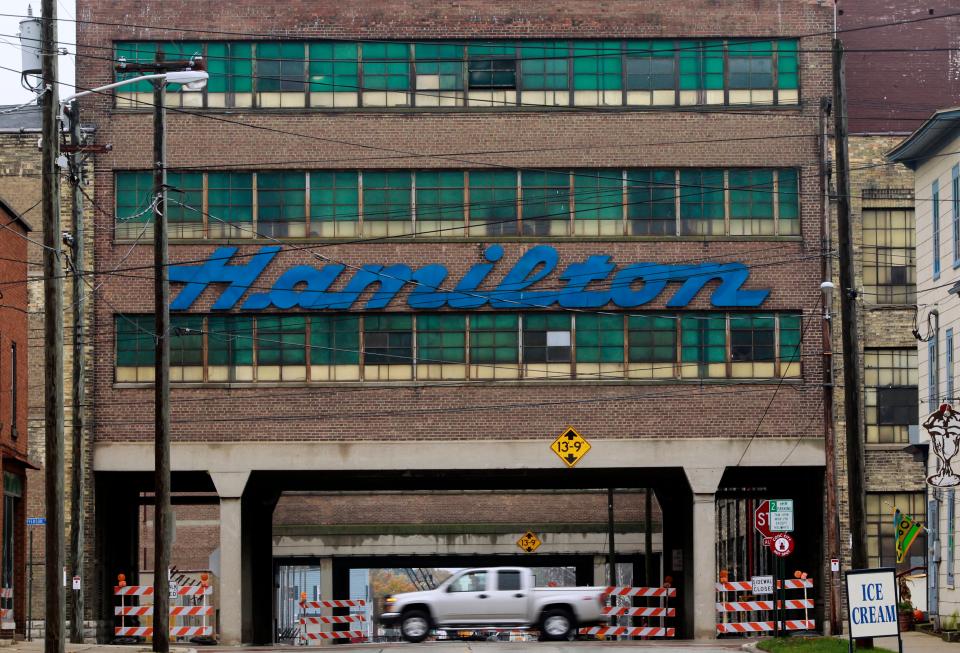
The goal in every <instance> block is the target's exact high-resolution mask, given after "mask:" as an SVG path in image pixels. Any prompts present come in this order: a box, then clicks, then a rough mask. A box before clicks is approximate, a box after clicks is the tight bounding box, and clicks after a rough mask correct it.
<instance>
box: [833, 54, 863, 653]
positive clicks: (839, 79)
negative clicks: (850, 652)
mask: <svg viewBox="0 0 960 653" xmlns="http://www.w3.org/2000/svg"><path fill="white" fill-rule="evenodd" d="M833 121H834V140H835V141H836V160H837V233H838V238H837V240H838V242H837V246H838V247H837V249H838V258H839V263H840V313H841V318H842V322H841V325H840V326H841V328H840V332H841V334H842V337H843V413H844V420H845V422H846V457H847V507H848V509H849V513H850V537H851V544H852V547H851V552H850V557H851V561H850V564H851V566H852V568H853V569H865V568H866V567H867V537H866V527H865V524H864V515H865V514H866V506H865V503H866V498H865V496H864V460H863V458H864V453H863V449H864V445H863V433H862V429H861V423H860V365H859V364H860V352H859V349H858V347H859V342H858V341H859V333H860V331H859V330H860V325H859V324H858V321H857V291H856V276H855V274H854V262H853V226H852V225H851V223H850V155H849V152H848V151H847V100H846V95H845V82H844V71H843V44H841V43H840V40H839V39H834V40H833ZM867 642H869V643H870V645H872V640H858V642H857V644H858V646H864V645H866V644H867Z"/></svg>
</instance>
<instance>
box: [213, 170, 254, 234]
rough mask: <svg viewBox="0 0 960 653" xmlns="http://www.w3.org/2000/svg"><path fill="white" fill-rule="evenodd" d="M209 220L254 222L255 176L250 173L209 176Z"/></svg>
mask: <svg viewBox="0 0 960 653" xmlns="http://www.w3.org/2000/svg"><path fill="white" fill-rule="evenodd" d="M207 185H208V194H207V202H208V205H209V207H210V209H209V212H210V215H209V216H208V219H209V220H210V223H211V225H212V224H214V223H217V222H252V220H253V175H252V174H250V173H249V172H211V173H209V174H208V175H207Z"/></svg>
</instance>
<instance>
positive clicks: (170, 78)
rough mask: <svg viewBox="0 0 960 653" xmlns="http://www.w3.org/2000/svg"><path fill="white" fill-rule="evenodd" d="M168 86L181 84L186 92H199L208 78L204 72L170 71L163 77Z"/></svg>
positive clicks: (207, 74)
mask: <svg viewBox="0 0 960 653" xmlns="http://www.w3.org/2000/svg"><path fill="white" fill-rule="evenodd" d="M163 77H164V79H165V81H166V82H167V83H168V84H183V85H184V86H185V87H186V89H187V90H188V91H199V90H201V89H203V87H204V86H206V85H207V79H209V78H210V75H209V73H207V71H206V70H171V71H170V72H168V73H164V75H163Z"/></svg>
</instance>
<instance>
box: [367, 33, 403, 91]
mask: <svg viewBox="0 0 960 653" xmlns="http://www.w3.org/2000/svg"><path fill="white" fill-rule="evenodd" d="M408 51H409V45H408V44H406V43H364V44H363V88H364V90H366V91H370V90H380V91H406V90H408V89H409V88H410V68H409V60H410V55H409V52H408Z"/></svg>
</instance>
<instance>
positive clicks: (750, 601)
mask: <svg viewBox="0 0 960 653" xmlns="http://www.w3.org/2000/svg"><path fill="white" fill-rule="evenodd" d="M804 575H805V574H804ZM812 588H813V581H812V580H810V579H808V578H803V577H801V578H788V579H786V580H784V581H782V582H781V581H778V582H777V589H782V592H781V597H780V599H779V601H775V600H774V599H773V597H771V598H769V599H767V598H763V599H758V597H756V596H754V595H753V586H752V584H751V583H750V581H721V582H719V583H717V584H716V591H717V614H718V616H719V621H718V623H717V633H718V634H721V635H722V634H730V633H736V634H748V633H766V632H772V631H774V630H778V629H779V630H784V631H787V630H814V628H815V627H816V622H815V620H814V619H811V618H810V611H811V610H812V609H813V599H812V598H810V597H809V596H808V593H807V591H808V590H810V589H812ZM797 590H802V596H800V595H799V593H798V592H796V591H797ZM787 592H791V593H793V595H792V596H790V597H788V596H787ZM743 593H746V594H748V596H740V595H741V594H743ZM778 608H779V609H780V610H781V612H780V615H781V616H780V621H779V623H777V621H776V616H775V615H776V612H775V611H776V610H777V609H778ZM800 613H802V617H801V614H800ZM778 626H779V628H778Z"/></svg>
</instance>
